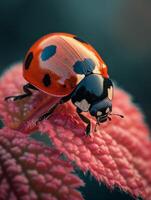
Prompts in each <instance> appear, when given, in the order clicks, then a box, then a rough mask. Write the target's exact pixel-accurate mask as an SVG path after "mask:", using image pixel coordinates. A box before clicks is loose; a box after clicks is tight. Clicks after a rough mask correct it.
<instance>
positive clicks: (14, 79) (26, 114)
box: [0, 64, 59, 132]
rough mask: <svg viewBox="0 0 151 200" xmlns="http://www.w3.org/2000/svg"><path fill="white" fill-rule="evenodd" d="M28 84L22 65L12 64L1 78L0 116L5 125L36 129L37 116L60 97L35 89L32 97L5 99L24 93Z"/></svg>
mask: <svg viewBox="0 0 151 200" xmlns="http://www.w3.org/2000/svg"><path fill="white" fill-rule="evenodd" d="M24 84H26V82H25V80H24V79H23V77H22V65H21V64H16V65H14V66H12V68H10V69H9V70H8V71H6V72H5V73H4V75H3V76H2V77H1V78H0V116H1V117H2V118H3V121H4V123H5V125H7V126H9V127H10V128H12V129H18V130H24V132H25V131H26V130H27V131H28V132H29V131H31V130H34V129H36V127H35V121H36V120H37V117H38V116H40V115H41V113H43V112H44V111H45V110H47V109H48V108H49V107H50V106H51V105H52V104H54V102H56V101H58V100H59V98H55V97H50V96H48V95H47V94H44V93H42V92H38V91H33V93H34V95H33V96H32V97H27V98H26V99H24V100H22V101H16V102H14V101H11V100H9V101H8V102H5V101H4V97H6V96H10V95H17V94H21V93H23V89H22V87H23V85H24Z"/></svg>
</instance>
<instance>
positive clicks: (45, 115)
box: [36, 93, 72, 124]
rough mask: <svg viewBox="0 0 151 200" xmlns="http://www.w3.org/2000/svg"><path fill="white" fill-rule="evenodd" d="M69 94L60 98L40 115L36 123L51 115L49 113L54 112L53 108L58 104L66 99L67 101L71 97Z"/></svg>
mask: <svg viewBox="0 0 151 200" xmlns="http://www.w3.org/2000/svg"><path fill="white" fill-rule="evenodd" d="M71 95H72V93H71V94H69V95H68V96H65V97H62V98H61V99H60V101H59V102H58V103H56V104H54V105H53V106H52V107H51V108H50V109H49V110H48V111H47V112H46V113H44V114H43V115H42V116H40V117H39V119H38V120H37V121H36V124H38V122H40V121H42V120H44V119H47V118H48V117H50V116H51V114H52V113H53V112H54V110H55V109H56V108H57V107H58V106H59V105H60V104H64V103H66V102H67V101H69V100H70V99H71Z"/></svg>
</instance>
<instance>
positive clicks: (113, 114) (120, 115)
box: [110, 113, 124, 118]
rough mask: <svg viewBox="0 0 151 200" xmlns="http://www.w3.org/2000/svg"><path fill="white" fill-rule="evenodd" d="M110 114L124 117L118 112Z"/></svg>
mask: <svg viewBox="0 0 151 200" xmlns="http://www.w3.org/2000/svg"><path fill="white" fill-rule="evenodd" d="M110 115H117V116H119V117H121V118H124V116H123V115H120V114H117V113H110Z"/></svg>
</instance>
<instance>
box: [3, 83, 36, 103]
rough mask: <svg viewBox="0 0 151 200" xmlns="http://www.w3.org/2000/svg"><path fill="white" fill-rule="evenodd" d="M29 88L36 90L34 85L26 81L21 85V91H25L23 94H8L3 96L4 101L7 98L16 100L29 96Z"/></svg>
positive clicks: (30, 93)
mask: <svg viewBox="0 0 151 200" xmlns="http://www.w3.org/2000/svg"><path fill="white" fill-rule="evenodd" d="M30 89H32V90H38V89H37V88H36V87H34V86H33V85H31V84H30V83H27V84H26V85H24V86H23V91H24V92H25V94H21V95H18V96H8V97H5V101H7V100H8V99H11V98H12V99H13V100H14V101H16V100H20V99H23V98H25V97H29V96H31V95H32V92H31V91H30Z"/></svg>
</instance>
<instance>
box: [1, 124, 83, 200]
mask: <svg viewBox="0 0 151 200" xmlns="http://www.w3.org/2000/svg"><path fill="white" fill-rule="evenodd" d="M71 171H72V167H71V166H70V165H69V164H67V163H66V162H65V161H62V160H59V154H58V152H56V151H54V150H52V151H51V150H50V149H49V148H46V147H44V146H43V145H42V143H38V142H34V141H32V140H29V139H27V137H26V136H25V135H23V134H22V133H20V132H18V131H13V130H11V129H9V128H3V129H0V199H1V200H17V199H22V200H27V199H28V200H37V199H39V200H45V199H46V200H54V199H55V200H57V199H58V200H59V199H62V200H68V199H71V198H70V196H72V199H73V200H82V199H83V198H82V196H81V194H80V193H79V192H78V191H77V190H76V188H77V187H79V186H82V185H83V182H82V181H81V180H80V179H79V178H78V177H76V176H75V175H73V174H71Z"/></svg>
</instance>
